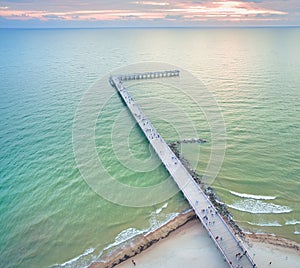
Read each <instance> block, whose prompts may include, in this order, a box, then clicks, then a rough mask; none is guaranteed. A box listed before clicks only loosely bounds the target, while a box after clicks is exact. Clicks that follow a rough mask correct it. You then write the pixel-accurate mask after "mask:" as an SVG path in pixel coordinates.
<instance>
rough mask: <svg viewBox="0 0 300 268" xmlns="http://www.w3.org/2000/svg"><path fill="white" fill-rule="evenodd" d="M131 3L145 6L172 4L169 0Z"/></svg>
mask: <svg viewBox="0 0 300 268" xmlns="http://www.w3.org/2000/svg"><path fill="white" fill-rule="evenodd" d="M131 3H132V4H136V5H144V6H169V5H170V4H169V3H167V2H151V1H136V2H131Z"/></svg>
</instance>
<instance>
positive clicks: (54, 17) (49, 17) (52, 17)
mask: <svg viewBox="0 0 300 268" xmlns="http://www.w3.org/2000/svg"><path fill="white" fill-rule="evenodd" d="M43 18H45V19H63V18H62V17H61V16H57V15H51V14H47V15H43Z"/></svg>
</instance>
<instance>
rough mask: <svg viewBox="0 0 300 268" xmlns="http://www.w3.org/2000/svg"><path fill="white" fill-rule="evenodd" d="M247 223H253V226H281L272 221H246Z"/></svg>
mask: <svg viewBox="0 0 300 268" xmlns="http://www.w3.org/2000/svg"><path fill="white" fill-rule="evenodd" d="M247 223H248V224H250V225H253V226H263V227H280V226H282V225H281V224H280V223H279V222H277V221H274V222H258V223H255V222H250V221H247Z"/></svg>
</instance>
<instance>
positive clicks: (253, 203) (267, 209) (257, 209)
mask: <svg viewBox="0 0 300 268" xmlns="http://www.w3.org/2000/svg"><path fill="white" fill-rule="evenodd" d="M228 207H230V208H233V209H236V210H239V211H244V212H248V213H253V214H279V213H289V212H291V211H292V209H291V208H290V207H287V206H280V205H276V204H273V203H266V202H263V201H260V200H254V199H246V200H242V201H238V202H235V203H233V204H231V205H228Z"/></svg>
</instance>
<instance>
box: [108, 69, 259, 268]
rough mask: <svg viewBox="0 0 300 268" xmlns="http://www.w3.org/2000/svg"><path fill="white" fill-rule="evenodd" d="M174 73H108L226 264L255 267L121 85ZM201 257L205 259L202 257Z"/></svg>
mask: <svg viewBox="0 0 300 268" xmlns="http://www.w3.org/2000/svg"><path fill="white" fill-rule="evenodd" d="M176 76H179V71H178V70H174V71H162V72H147V73H135V74H127V75H115V76H111V77H110V81H109V82H110V84H111V85H112V86H113V87H114V88H115V89H116V90H117V91H118V93H119V95H120V96H121V98H122V99H123V101H124V102H125V103H126V105H127V107H128V109H129V110H130V112H131V114H132V116H133V117H134V118H135V120H136V122H137V123H138V125H139V126H140V128H141V130H142V131H143V133H144V134H145V136H146V137H147V139H148V141H149V142H150V144H151V145H152V147H153V149H154V150H155V152H156V154H157V155H158V157H159V158H160V159H161V161H162V163H163V164H164V166H165V167H166V169H167V170H168V172H169V173H170V175H171V176H172V177H173V179H174V181H175V182H176V184H177V185H178V187H179V189H180V190H181V191H182V193H183V195H184V196H185V198H186V199H187V201H188V202H189V204H190V205H191V207H192V208H193V210H194V211H195V214H196V215H197V217H198V218H199V220H200V221H201V223H202V225H203V226H204V228H205V229H206V230H207V232H208V234H209V236H210V237H211V239H212V240H213V241H214V243H215V245H216V247H217V248H218V249H219V250H220V252H221V253H222V255H223V256H224V259H225V261H226V262H227V263H228V265H229V267H233V268H236V267H239V268H242V267H243V268H249V267H256V265H255V264H254V262H253V260H252V258H251V257H250V255H249V254H248V252H247V251H246V249H245V247H244V246H243V243H242V241H240V240H239V238H238V237H237V236H236V235H235V234H234V232H233V231H232V229H231V228H230V226H229V225H228V224H227V223H226V222H225V221H224V219H223V218H222V216H221V215H220V214H219V213H218V212H217V210H216V208H215V207H214V205H213V204H212V203H211V201H210V200H209V198H208V197H207V196H206V195H205V193H204V192H203V191H202V189H201V188H200V187H199V185H198V184H197V183H196V182H195V181H194V179H193V178H192V176H191V175H190V173H189V172H188V171H187V170H186V168H185V167H184V165H183V164H182V163H181V161H180V160H179V159H178V158H177V157H176V155H175V154H174V152H173V151H172V150H171V149H170V147H169V146H168V144H167V143H166V142H165V140H164V139H163V138H162V137H161V135H160V134H159V133H158V132H157V130H156V129H155V127H154V126H153V125H152V123H151V122H150V120H149V119H148V118H147V117H146V115H145V114H144V113H143V111H142V110H141V108H140V107H139V105H138V103H137V102H136V101H135V100H134V99H133V97H132V96H131V95H130V94H129V92H128V91H127V89H126V88H125V86H124V85H123V81H128V80H138V79H152V78H168V77H176ZM158 112H159V111H158ZM203 261H204V262H205V260H203ZM199 265H200V264H199Z"/></svg>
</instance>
